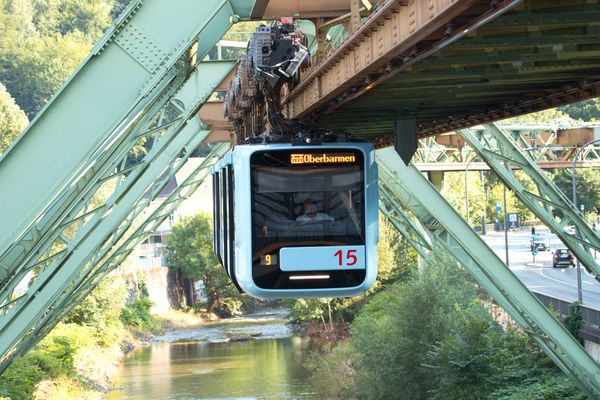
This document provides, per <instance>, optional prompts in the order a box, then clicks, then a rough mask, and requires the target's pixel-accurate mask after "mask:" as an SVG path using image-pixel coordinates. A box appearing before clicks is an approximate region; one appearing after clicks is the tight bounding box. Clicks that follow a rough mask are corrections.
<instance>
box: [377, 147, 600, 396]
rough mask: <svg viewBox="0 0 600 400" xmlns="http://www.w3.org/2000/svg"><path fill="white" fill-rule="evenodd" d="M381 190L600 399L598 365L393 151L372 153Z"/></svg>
mask: <svg viewBox="0 0 600 400" xmlns="http://www.w3.org/2000/svg"><path fill="white" fill-rule="evenodd" d="M377 161H378V164H379V171H380V172H379V174H380V190H382V191H383V192H384V193H387V200H386V199H382V201H390V202H391V203H392V204H394V203H397V204H399V205H402V204H404V205H405V206H407V207H409V208H410V210H411V211H412V212H413V214H414V215H415V216H416V217H417V218H418V219H419V220H420V221H421V224H422V227H423V228H425V227H427V228H426V229H427V230H428V231H429V232H430V236H431V237H432V238H433V239H434V242H435V243H436V244H438V245H441V246H442V247H443V248H445V249H446V250H447V251H448V253H449V254H451V255H452V256H454V257H455V258H456V259H457V261H458V262H460V263H463V265H465V267H466V268H467V269H468V270H469V272H471V274H472V275H473V277H474V278H475V279H476V280H477V281H478V283H479V284H480V285H481V286H482V287H483V288H484V289H485V290H487V291H488V293H489V294H490V296H492V297H493V298H494V299H495V300H496V301H497V302H498V304H500V306H502V307H503V308H504V309H505V310H506V311H507V312H508V313H509V314H510V315H511V316H512V317H513V319H514V320H515V321H516V322H517V323H518V324H519V325H521V327H522V328H523V329H524V330H525V331H526V332H527V333H528V334H530V335H531V336H532V337H533V339H534V340H535V341H536V342H537V343H538V344H540V346H541V347H542V349H543V350H544V351H545V352H546V353H547V354H548V356H549V357H550V358H552V360H553V361H554V362H555V363H556V364H557V365H558V366H559V367H560V368H561V369H562V370H563V371H564V372H565V374H567V376H569V378H570V379H571V380H572V381H573V382H574V383H575V384H576V385H577V386H579V387H580V388H581V389H582V390H583V391H584V392H585V393H587V394H588V395H589V396H590V398H600V367H599V366H598V364H597V363H596V362H595V361H594V360H593V359H592V358H591V356H590V355H589V354H588V353H587V352H586V351H585V349H583V347H582V346H581V345H580V344H579V342H577V340H576V339H575V338H574V337H573V336H572V335H571V334H570V333H569V332H568V331H567V330H566V329H565V328H564V326H563V325H562V324H561V323H560V322H559V321H558V320H557V319H556V318H555V317H554V316H553V315H552V313H550V312H549V311H548V309H547V308H546V307H544V305H543V304H542V303H541V302H540V301H539V300H538V299H537V298H536V297H535V295H533V294H532V293H531V292H530V291H529V290H528V289H527V287H525V285H524V284H523V283H522V282H521V281H520V280H519V279H518V278H517V277H516V276H515V275H514V274H513V273H512V271H511V270H510V269H509V268H508V267H507V266H506V265H505V264H504V263H503V262H502V260H500V259H499V258H498V256H497V255H496V254H495V253H494V252H493V251H492V250H491V249H490V248H489V247H488V246H487V244H486V243H485V242H484V241H483V240H482V239H481V238H480V237H479V235H477V233H475V232H474V231H473V230H472V229H471V228H470V227H469V226H468V224H467V223H466V222H465V221H464V219H463V218H462V217H461V216H460V215H458V213H457V212H456V211H455V210H454V209H453V208H452V206H451V205H450V204H448V203H447V202H446V201H445V199H444V198H443V197H442V196H441V195H440V193H439V192H438V191H437V190H436V189H435V188H434V187H433V186H432V185H431V183H430V182H429V181H428V180H427V179H426V178H425V177H424V176H423V175H422V174H421V173H420V172H419V171H418V170H417V169H416V168H415V167H414V166H408V167H407V166H405V164H404V163H403V162H402V160H401V159H400V157H399V156H398V154H397V153H396V152H395V150H394V149H393V148H385V149H381V150H377Z"/></svg>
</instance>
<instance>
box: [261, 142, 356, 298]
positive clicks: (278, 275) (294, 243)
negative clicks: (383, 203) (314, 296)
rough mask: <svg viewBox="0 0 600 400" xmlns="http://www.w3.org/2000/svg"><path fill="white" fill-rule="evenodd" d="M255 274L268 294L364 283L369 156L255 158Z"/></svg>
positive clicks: (271, 154) (267, 154)
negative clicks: (366, 192)
mask: <svg viewBox="0 0 600 400" xmlns="http://www.w3.org/2000/svg"><path fill="white" fill-rule="evenodd" d="M250 165H251V183H252V254H253V256H252V275H253V279H254V282H255V283H256V284H257V285H258V286H259V287H261V288H263V289H298V288H330V287H340V288H341V287H353V286H357V285H359V284H361V283H362V282H363V280H364V279H365V275H366V271H365V268H364V264H365V260H364V259H365V255H364V252H365V250H364V245H365V215H364V202H365V198H364V197H365V193H364V186H365V185H364V179H365V178H364V155H363V153H362V152H361V151H360V150H357V149H327V150H326V151H324V150H319V149H314V150H313V149H310V150H306V149H303V150H300V151H295V150H294V149H286V150H273V151H260V152H256V153H254V154H252V156H251V159H250Z"/></svg>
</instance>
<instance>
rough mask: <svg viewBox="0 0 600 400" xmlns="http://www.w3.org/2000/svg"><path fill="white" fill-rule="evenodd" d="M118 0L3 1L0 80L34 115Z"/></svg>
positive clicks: (82, 54)
mask: <svg viewBox="0 0 600 400" xmlns="http://www.w3.org/2000/svg"><path fill="white" fill-rule="evenodd" d="M114 5H115V3H114V1H113V0H85V1H79V0H47V1H45V0H6V1H5V2H4V3H3V4H0V37H2V39H3V41H2V46H1V47H0V49H1V51H0V82H3V83H4V85H5V86H6V88H7V89H8V91H9V92H10V93H11V94H12V95H13V97H14V98H15V100H16V102H17V104H19V106H20V107H21V108H22V109H23V110H24V111H25V113H26V114H27V115H28V116H29V118H33V117H34V116H35V115H36V114H37V113H38V112H39V110H40V109H41V108H42V107H43V106H44V105H45V104H46V102H47V101H48V100H49V99H50V98H51V96H52V95H53V94H54V93H55V92H56V90H57V89H58V88H59V87H60V86H61V85H62V83H63V82H64V81H65V80H66V79H67V78H68V77H69V75H71V73H72V72H73V71H74V70H75V68H76V67H77V66H78V65H79V64H80V63H81V62H82V61H83V59H84V58H85V56H86V55H87V54H88V52H89V50H90V49H91V47H92V45H93V43H94V42H95V41H96V40H97V39H98V37H99V36H100V34H101V33H102V31H104V30H105V29H106V28H107V27H108V25H109V24H110V22H111V21H112V17H111V11H112V9H113V7H114Z"/></svg>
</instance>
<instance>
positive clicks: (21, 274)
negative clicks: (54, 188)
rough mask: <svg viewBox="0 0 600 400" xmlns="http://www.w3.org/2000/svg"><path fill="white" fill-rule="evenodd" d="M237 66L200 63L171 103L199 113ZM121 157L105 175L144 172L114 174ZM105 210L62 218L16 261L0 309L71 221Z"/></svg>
mask: <svg viewBox="0 0 600 400" xmlns="http://www.w3.org/2000/svg"><path fill="white" fill-rule="evenodd" d="M233 65H234V62H232V61H227V62H205V63H200V64H199V66H198V68H197V69H196V70H195V71H194V72H193V73H192V75H191V76H190V77H189V78H188V79H187V80H186V81H185V83H184V84H183V85H181V87H179V88H178V92H176V93H175V94H174V96H173V97H172V98H171V99H169V100H170V103H169V104H178V107H184V108H185V107H188V108H189V110H187V114H188V115H191V114H193V113H194V112H195V110H196V108H197V107H198V105H199V104H200V101H202V102H203V101H204V100H206V99H207V98H208V96H209V95H210V93H212V90H213V89H214V87H215V86H216V85H217V84H218V83H219V82H220V81H221V80H222V79H223V78H224V76H225V75H226V74H227V72H228V71H229V70H230V69H231V68H232V66H233ZM144 120H145V118H142V122H143V121H144ZM176 123H178V125H174V124H176ZM181 123H182V119H181V118H175V119H174V120H173V121H171V122H169V123H168V124H166V123H163V124H162V125H161V129H157V130H156V132H154V134H153V137H152V139H153V140H154V142H155V143H158V142H159V141H160V139H161V138H162V137H165V134H164V131H165V130H166V132H167V134H166V136H167V137H168V136H169V135H172V134H173V132H176V131H177V129H178V128H177V126H180V125H181ZM147 127H148V124H146V123H141V124H140V127H138V128H139V129H138V128H135V129H132V134H133V135H136V134H138V132H139V131H144V130H146V129H147ZM169 129H170V130H169ZM144 134H146V135H147V132H144ZM133 143H135V142H132V144H133ZM120 156H121V157H122V159H115V161H114V162H113V169H107V168H102V169H103V170H104V171H105V175H108V176H109V177H110V176H113V175H118V176H120V178H121V179H123V178H124V177H125V176H127V177H130V176H132V175H136V174H139V173H141V171H142V167H143V164H141V163H140V164H138V165H134V166H133V167H130V168H128V169H122V170H119V171H117V172H116V173H114V172H112V171H113V170H114V168H115V167H117V165H118V164H119V163H121V162H125V161H127V153H126V152H125V153H124V154H123V153H122V152H121V153H120ZM145 162H146V163H148V162H149V160H146V161H145ZM107 179H108V178H107V177H106V176H102V177H100V178H99V179H98V182H102V181H104V180H107ZM98 185H99V183H97V184H96V186H98ZM117 186H119V185H117ZM93 194H94V192H92V193H87V194H86V195H85V196H84V197H83V198H82V199H81V200H80V201H79V205H78V207H77V208H76V210H81V209H82V208H83V207H85V206H89V198H90V197H92V196H93ZM104 211H105V209H104V208H98V209H96V210H93V211H87V212H86V213H83V214H81V213H80V215H79V216H78V217H76V218H72V215H73V214H74V212H71V213H68V214H66V215H65V216H63V217H62V218H60V219H58V220H57V221H56V223H55V225H58V226H57V227H54V229H48V230H47V231H46V234H45V236H44V237H40V238H39V239H38V244H37V246H36V247H35V250H36V251H32V252H31V254H29V255H28V256H27V257H23V258H22V259H18V260H16V261H15V263H14V270H15V272H14V273H13V275H11V276H10V277H8V279H5V280H4V284H3V286H2V289H0V309H1V305H2V304H4V303H6V301H7V300H8V299H11V298H12V297H13V292H14V289H15V287H16V286H17V285H18V284H19V283H20V282H21V280H22V279H25V277H26V276H27V274H28V273H29V272H30V271H31V270H32V269H34V268H36V267H38V268H39V267H40V265H42V264H45V262H43V263H41V262H40V261H39V255H40V253H42V251H43V252H47V251H48V249H49V248H51V247H52V246H56V242H57V237H58V236H60V235H63V236H64V231H65V229H70V226H69V225H70V224H71V223H72V222H71V221H75V220H76V219H77V218H79V219H80V220H82V221H81V223H80V224H79V227H78V229H81V228H82V227H83V226H84V225H85V223H86V221H87V220H89V218H91V217H92V216H93V215H94V214H99V213H103V212H104ZM84 216H86V218H85V220H84V218H83V217H84ZM59 241H60V239H59ZM68 241H69V240H66V239H63V240H62V242H64V243H68ZM42 246H43V247H42ZM40 249H41V250H40ZM42 254H44V253H42ZM53 257H54V258H56V257H60V258H61V259H62V258H64V257H66V254H59V255H54V256H53ZM42 258H43V259H45V258H46V256H42Z"/></svg>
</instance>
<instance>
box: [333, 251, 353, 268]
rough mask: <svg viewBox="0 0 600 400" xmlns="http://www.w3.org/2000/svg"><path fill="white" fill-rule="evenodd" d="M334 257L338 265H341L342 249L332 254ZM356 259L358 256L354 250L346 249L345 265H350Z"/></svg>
mask: <svg viewBox="0 0 600 400" xmlns="http://www.w3.org/2000/svg"><path fill="white" fill-rule="evenodd" d="M334 256H335V257H337V258H338V265H339V266H340V267H341V266H342V265H343V253H342V250H338V251H336V252H335V254H334ZM357 261H358V257H356V250H348V251H346V266H347V267H351V266H353V265H354V264H356V262H357Z"/></svg>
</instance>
